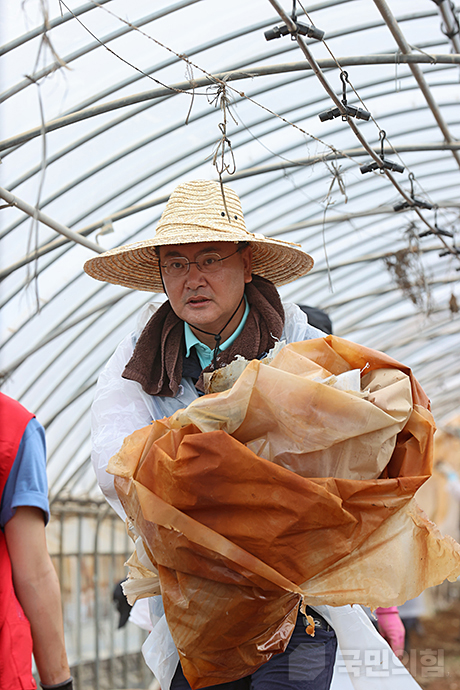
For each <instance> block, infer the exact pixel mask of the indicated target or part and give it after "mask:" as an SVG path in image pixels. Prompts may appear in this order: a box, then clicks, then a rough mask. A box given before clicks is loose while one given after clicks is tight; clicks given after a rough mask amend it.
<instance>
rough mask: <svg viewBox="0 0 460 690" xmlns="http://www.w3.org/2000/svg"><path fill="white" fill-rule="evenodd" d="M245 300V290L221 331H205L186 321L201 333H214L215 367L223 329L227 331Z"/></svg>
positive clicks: (213, 358)
mask: <svg viewBox="0 0 460 690" xmlns="http://www.w3.org/2000/svg"><path fill="white" fill-rule="evenodd" d="M243 300H244V292H243V294H242V296H241V299H240V301H239V302H238V306H237V307H236V309H235V311H234V312H233V314H232V315H231V317H230V318H229V320H228V321H227V323H226V324H225V325H224V326H223V328H221V329H220V331H219V333H211V332H210V331H204V330H203V329H202V328H198V326H194V325H193V324H191V323H188V321H186V323H187V324H188V325H189V326H190V328H194V329H195V330H196V331H200V333H205V334H206V335H212V336H213V338H214V340H215V341H216V346H215V348H214V351H213V353H212V364H213V367H214V368H215V366H216V362H217V355H218V354H219V346H220V341H221V340H222V335H221V334H222V333H223V331H225V329H226V328H227V326H228V324H229V323H230V321H231V320H232V319H233V317H234V316H235V314H236V312H237V311H238V309H239V308H240V307H241V304H242V303H243Z"/></svg>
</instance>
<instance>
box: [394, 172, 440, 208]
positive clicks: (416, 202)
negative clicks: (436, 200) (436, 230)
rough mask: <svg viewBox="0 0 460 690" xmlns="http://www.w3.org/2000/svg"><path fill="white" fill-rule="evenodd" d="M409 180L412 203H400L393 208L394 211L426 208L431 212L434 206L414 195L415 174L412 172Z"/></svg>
mask: <svg viewBox="0 0 460 690" xmlns="http://www.w3.org/2000/svg"><path fill="white" fill-rule="evenodd" d="M409 180H410V198H411V199H412V203H410V202H409V201H398V203H397V204H395V205H394V206H393V209H394V210H395V211H396V212H398V211H404V210H405V209H406V208H426V209H428V211H431V209H432V208H433V204H430V202H429V201H423V199H419V198H418V197H416V196H415V195H414V173H413V172H411V173H409Z"/></svg>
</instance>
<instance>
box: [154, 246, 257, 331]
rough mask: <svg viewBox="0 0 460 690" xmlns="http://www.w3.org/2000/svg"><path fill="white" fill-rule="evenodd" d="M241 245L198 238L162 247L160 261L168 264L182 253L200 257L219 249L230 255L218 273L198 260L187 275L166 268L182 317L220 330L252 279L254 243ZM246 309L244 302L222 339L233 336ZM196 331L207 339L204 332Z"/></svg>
mask: <svg viewBox="0 0 460 690" xmlns="http://www.w3.org/2000/svg"><path fill="white" fill-rule="evenodd" d="M237 249H238V245H237V244H235V243H234V242H197V243H195V244H175V245H168V246H167V247H160V264H164V262H165V260H166V259H169V258H174V257H180V256H181V257H185V258H186V259H188V260H189V261H196V260H197V259H199V258H200V257H201V255H202V254H203V253H206V252H216V253H217V254H219V255H220V256H221V257H222V258H224V257H227V256H228V257H229V258H228V259H225V261H220V262H219V267H218V270H217V271H216V272H214V273H206V272H203V271H201V270H200V269H199V268H198V266H197V265H196V264H190V267H189V270H188V272H187V273H186V274H185V275H183V276H171V275H168V274H167V273H166V272H165V270H164V269H162V275H163V280H164V284H165V287H166V292H167V294H168V298H169V301H170V304H171V307H172V309H173V311H174V312H175V313H176V314H177V316H178V317H179V318H180V319H182V320H183V321H186V322H187V323H188V324H190V326H194V325H195V326H197V327H198V328H201V329H203V330H205V331H209V332H210V333H219V331H220V329H221V328H223V327H224V325H225V324H226V322H227V321H228V319H229V318H230V317H231V315H232V314H233V312H234V311H235V309H236V308H237V306H238V304H239V302H240V300H241V298H242V296H243V293H244V287H245V284H246V283H249V282H250V281H251V263H252V250H251V248H250V247H245V248H244V249H242V250H240V251H237ZM231 254H233V256H230V255H231ZM240 311H241V314H240V313H239V312H240ZM243 313H244V304H243V305H241V307H240V309H239V310H238V314H237V315H236V316H235V319H232V321H231V323H230V324H229V328H228V329H227V328H226V329H225V331H224V332H223V333H222V341H224V340H225V339H226V338H228V337H230V335H231V334H232V333H233V331H234V330H235V328H236V327H237V326H238V324H239V322H240V320H241V317H242V315H243ZM196 335H197V336H198V338H200V340H203V342H206V339H205V338H203V336H202V335H201V334H200V333H197V334H196Z"/></svg>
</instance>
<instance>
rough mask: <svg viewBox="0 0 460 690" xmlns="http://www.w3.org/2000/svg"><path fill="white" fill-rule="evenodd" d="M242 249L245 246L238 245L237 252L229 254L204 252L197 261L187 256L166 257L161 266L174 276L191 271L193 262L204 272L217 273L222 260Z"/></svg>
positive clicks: (183, 274)
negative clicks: (190, 259)
mask: <svg viewBox="0 0 460 690" xmlns="http://www.w3.org/2000/svg"><path fill="white" fill-rule="evenodd" d="M242 249H244V247H238V249H237V250H236V251H235V252H232V253H231V254H229V255H228V256H221V255H220V254H218V253H217V252H203V254H201V256H199V257H198V258H197V260H196V261H189V260H188V259H186V258H185V256H171V257H169V258H168V259H165V262H164V263H163V264H161V268H163V269H164V272H165V273H167V274H168V276H173V277H174V278H179V277H180V276H185V275H186V274H187V273H188V272H189V270H190V265H191V264H196V265H197V267H198V268H199V270H200V271H202V272H203V273H216V271H219V270H220V268H221V261H225V259H229V258H230V257H231V256H234V255H235V254H237V253H238V252H239V251H241V250H242Z"/></svg>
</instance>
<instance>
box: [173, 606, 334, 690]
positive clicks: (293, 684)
mask: <svg viewBox="0 0 460 690" xmlns="http://www.w3.org/2000/svg"><path fill="white" fill-rule="evenodd" d="M315 618H316V614H315ZM327 628H328V629H327ZM336 651H337V638H336V636H335V632H334V631H333V630H332V628H329V626H327V625H324V626H323V627H321V628H320V627H319V626H318V625H317V626H316V629H315V636H314V637H312V636H311V635H308V634H307V633H306V631H305V623H304V618H303V616H302V615H301V614H300V613H299V615H298V616H297V622H296V626H295V628H294V632H293V633H292V637H291V639H290V640H289V644H288V646H287V647H286V649H285V651H284V652H282V653H281V654H275V656H273V657H272V658H271V659H270V661H267V663H266V664H264V665H263V666H261V667H260V668H259V669H257V671H255V673H253V674H251V675H250V676H246V677H245V678H240V680H234V681H231V682H229V683H222V684H220V685H210V686H208V687H209V690H212V689H213V688H215V689H216V690H329V687H330V685H331V682H332V673H333V670H334V662H335V655H336ZM171 690H190V685H189V683H188V682H187V680H186V678H185V676H184V674H183V673H182V668H181V665H180V664H179V665H178V667H177V670H176V673H175V674H174V678H173V680H172V683H171Z"/></svg>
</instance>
